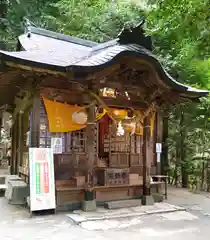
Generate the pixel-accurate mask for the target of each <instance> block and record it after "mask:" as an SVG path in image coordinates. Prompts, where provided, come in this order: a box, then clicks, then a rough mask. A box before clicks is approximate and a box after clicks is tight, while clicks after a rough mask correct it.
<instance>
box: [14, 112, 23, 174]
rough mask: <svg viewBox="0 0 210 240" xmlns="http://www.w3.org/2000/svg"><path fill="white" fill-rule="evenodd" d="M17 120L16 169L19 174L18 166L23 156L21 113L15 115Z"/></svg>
mask: <svg viewBox="0 0 210 240" xmlns="http://www.w3.org/2000/svg"><path fill="white" fill-rule="evenodd" d="M17 119H18V136H17V139H18V141H17V161H16V169H17V172H18V173H19V166H20V165H21V163H22V156H23V112H22V111H21V112H20V113H18V115H17Z"/></svg>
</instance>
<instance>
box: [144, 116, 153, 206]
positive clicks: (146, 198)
mask: <svg viewBox="0 0 210 240" xmlns="http://www.w3.org/2000/svg"><path fill="white" fill-rule="evenodd" d="M149 140H150V118H149V117H145V119H144V130H143V146H142V147H143V149H142V150H143V151H142V152H143V197H142V205H151V204H153V203H154V201H153V198H152V196H151V195H150V179H149V178H150V176H149V172H148V170H149V168H150V166H148V163H149Z"/></svg>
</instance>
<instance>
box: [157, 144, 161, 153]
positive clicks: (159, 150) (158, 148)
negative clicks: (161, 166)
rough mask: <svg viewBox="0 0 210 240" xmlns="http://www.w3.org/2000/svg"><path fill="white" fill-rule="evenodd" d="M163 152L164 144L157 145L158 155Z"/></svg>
mask: <svg viewBox="0 0 210 240" xmlns="http://www.w3.org/2000/svg"><path fill="white" fill-rule="evenodd" d="M161 152H162V143H156V153H161Z"/></svg>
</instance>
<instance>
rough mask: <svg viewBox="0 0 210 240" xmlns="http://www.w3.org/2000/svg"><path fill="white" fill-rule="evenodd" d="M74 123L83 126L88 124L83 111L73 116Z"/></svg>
mask: <svg viewBox="0 0 210 240" xmlns="http://www.w3.org/2000/svg"><path fill="white" fill-rule="evenodd" d="M72 121H74V122H75V123H77V124H81V125H83V124H85V123H86V122H87V114H86V113H85V112H83V111H80V112H74V113H73V114H72Z"/></svg>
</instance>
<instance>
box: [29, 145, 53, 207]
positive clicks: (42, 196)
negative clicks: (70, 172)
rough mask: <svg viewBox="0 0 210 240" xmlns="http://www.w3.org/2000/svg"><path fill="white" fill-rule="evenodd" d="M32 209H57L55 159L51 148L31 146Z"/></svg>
mask: <svg viewBox="0 0 210 240" xmlns="http://www.w3.org/2000/svg"><path fill="white" fill-rule="evenodd" d="M29 163H30V209H31V211H39V210H47V209H55V207H56V204H55V178H54V160H53V151H52V149H51V148H29Z"/></svg>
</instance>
